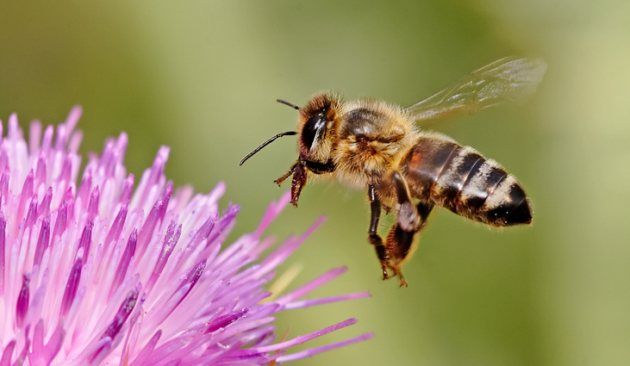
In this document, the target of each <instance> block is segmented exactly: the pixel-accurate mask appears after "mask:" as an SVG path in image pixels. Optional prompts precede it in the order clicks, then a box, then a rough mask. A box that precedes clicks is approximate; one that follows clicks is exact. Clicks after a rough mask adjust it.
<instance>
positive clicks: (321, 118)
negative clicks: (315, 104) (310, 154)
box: [302, 111, 326, 149]
mask: <svg viewBox="0 0 630 366" xmlns="http://www.w3.org/2000/svg"><path fill="white" fill-rule="evenodd" d="M325 129H326V116H325V113H324V112H323V111H322V112H320V113H318V114H316V115H314V116H312V117H310V118H309V119H308V121H306V123H305V124H304V127H303V128H302V143H304V145H305V146H307V147H308V148H309V149H310V148H312V147H313V144H314V142H315V140H317V139H318V138H321V137H322V136H323V135H324V132H325Z"/></svg>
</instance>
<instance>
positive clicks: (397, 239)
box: [385, 172, 433, 287]
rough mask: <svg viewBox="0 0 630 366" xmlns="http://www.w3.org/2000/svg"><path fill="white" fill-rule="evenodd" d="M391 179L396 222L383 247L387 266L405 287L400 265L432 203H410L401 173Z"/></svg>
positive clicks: (407, 253)
mask: <svg viewBox="0 0 630 366" xmlns="http://www.w3.org/2000/svg"><path fill="white" fill-rule="evenodd" d="M392 181H393V183H394V185H395V187H396V195H397V197H398V205H399V209H398V214H397V222H396V223H395V224H394V226H392V228H391V229H390V231H389V234H388V235H387V240H386V243H385V248H386V251H387V253H388V256H389V261H388V267H389V268H390V269H391V270H392V271H393V272H394V274H395V275H396V276H398V278H399V279H400V286H401V287H407V285H408V284H407V281H406V280H405V277H404V276H403V273H402V270H401V266H402V263H403V261H404V260H405V259H406V258H407V256H408V255H409V252H410V249H411V246H412V244H413V240H414V236H415V235H416V233H417V232H419V231H420V230H421V229H422V228H423V227H424V225H425V223H426V219H427V217H428V216H429V213H430V212H431V210H432V208H433V204H427V203H419V204H418V205H417V206H414V205H413V204H412V203H411V198H410V195H409V190H408V188H407V184H406V182H405V180H404V178H403V177H402V175H401V174H400V173H398V172H395V173H394V174H393V175H392Z"/></svg>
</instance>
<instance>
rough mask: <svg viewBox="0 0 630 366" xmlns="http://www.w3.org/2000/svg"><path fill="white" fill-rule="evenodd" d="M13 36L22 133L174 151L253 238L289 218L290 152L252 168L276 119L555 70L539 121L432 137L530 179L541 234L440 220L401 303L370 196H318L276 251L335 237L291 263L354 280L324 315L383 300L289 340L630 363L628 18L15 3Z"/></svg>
mask: <svg viewBox="0 0 630 366" xmlns="http://www.w3.org/2000/svg"><path fill="white" fill-rule="evenodd" d="M0 19H1V21H0V116H1V118H2V119H3V120H5V121H6V117H7V116H8V114H9V113H11V112H13V111H17V112H18V113H19V116H20V118H21V120H22V122H23V123H24V122H26V121H27V120H30V119H32V118H41V119H42V120H44V121H46V122H58V121H60V120H62V119H63V118H64V117H65V115H66V114H67V112H68V110H69V109H70V107H71V106H72V105H74V104H81V105H83V107H84V110H85V113H84V117H83V119H82V122H81V128H82V129H83V130H84V132H85V139H84V141H85V142H84V145H83V151H85V152H87V151H93V150H100V148H101V146H102V143H103V140H104V139H105V138H106V137H107V136H110V135H114V134H118V133H119V132H120V131H122V130H125V131H127V132H128V133H129V135H130V147H129V152H128V158H127V161H128V165H129V167H130V169H131V170H132V171H134V172H140V171H141V169H143V168H144V167H146V166H147V165H148V164H150V162H151V161H152V157H153V155H154V153H155V152H156V150H157V148H158V147H159V146H160V145H162V144H165V145H170V146H171V147H172V154H171V160H170V163H169V167H168V174H169V175H170V177H172V178H173V179H174V180H175V182H176V183H177V184H186V183H190V184H192V185H194V187H195V188H196V189H197V190H200V191H208V190H210V189H211V187H213V186H214V185H215V184H216V183H217V182H218V181H220V180H223V181H225V182H227V184H228V194H227V199H226V200H225V202H226V203H227V200H228V199H229V200H231V201H234V202H237V203H239V204H240V205H241V206H242V213H241V215H240V221H239V224H238V225H237V227H236V232H239V233H241V232H245V231H246V230H250V229H251V228H253V226H254V225H255V224H256V222H257V220H258V219H259V217H260V215H261V213H262V212H263V209H264V207H265V206H266V205H267V203H268V202H269V201H270V200H273V199H276V198H278V197H279V195H280V194H281V192H282V190H279V189H278V188H277V187H276V186H275V185H274V184H273V183H272V180H273V179H274V178H276V177H277V176H278V175H280V174H281V173H283V172H284V171H285V169H286V168H288V166H289V165H290V164H291V162H292V161H293V160H294V159H295V141H294V140H291V139H287V140H284V141H281V142H278V143H276V144H274V145H272V146H270V147H269V148H268V149H266V151H264V152H262V153H261V154H260V155H259V156H257V157H256V158H255V159H253V160H252V161H250V162H249V163H248V164H247V165H246V166H244V167H241V168H239V167H237V162H238V160H239V159H240V158H241V157H242V156H243V155H244V153H246V152H248V151H249V150H250V149H251V148H252V147H254V146H255V145H257V144H258V143H259V142H260V141H262V140H263V139H265V138H267V137H268V136H270V135H271V134H273V133H275V132H278V131H283V130H287V129H290V128H293V127H294V126H295V121H296V114H295V112H294V111H291V110H290V109H288V108H286V107H283V106H280V105H278V104H276V103H275V102H274V99H275V98H280V97H282V98H286V99H288V100H290V101H293V102H295V103H298V104H302V103H304V102H305V101H306V100H307V99H308V98H309V97H310V96H311V95H312V94H313V93H314V92H316V91H319V90H322V89H334V90H336V91H339V92H342V93H343V94H344V95H345V96H346V97H348V98H355V97H366V96H372V97H378V98H382V99H385V100H387V101H391V102H397V103H400V104H403V105H408V104H411V103H413V102H415V101H417V100H419V99H420V98H422V97H424V96H427V95H429V94H431V93H432V92H434V91H437V90H438V89H440V88H441V87H443V86H445V85H447V84H449V83H451V82H453V81H455V80H457V79H458V78H459V77H461V76H463V75H464V74H466V73H467V72H469V71H471V70H473V69H475V68H477V67H479V66H481V65H484V64H486V63H488V62H490V61H492V60H495V59H498V58H500V57H503V56H507V55H532V56H538V57H542V58H544V59H545V60H546V61H547V62H548V64H549V69H548V73H547V76H546V79H545V81H544V83H543V85H542V86H541V88H540V90H539V92H538V93H537V94H536V96H535V97H534V98H532V99H531V100H529V101H528V102H527V103H525V104H524V105H517V106H502V107H499V108H495V109H493V110H488V111H485V112H483V113H480V114H478V115H475V116H471V117H465V118H461V119H458V120H455V121H448V122H444V123H441V124H436V125H434V126H432V127H434V128H435V129H437V130H439V131H441V132H444V133H447V134H449V135H451V136H453V137H454V138H455V139H457V140H459V141H460V142H462V143H464V144H468V145H472V146H474V147H476V148H477V149H478V150H480V151H482V152H483V153H485V154H486V155H487V156H490V157H493V158H495V159H497V160H498V161H499V162H501V163H502V164H503V165H504V166H505V167H507V168H508V169H509V170H510V171H511V172H512V173H513V174H515V175H516V176H517V177H519V179H520V181H521V182H522V183H523V185H524V186H525V187H526V188H527V191H528V193H529V195H530V196H531V199H532V202H533V205H534V208H535V224H534V225H533V227H529V228H514V229H509V230H502V231H497V230H488V229H486V228H485V227H483V226H481V225H479V224H473V223H471V222H468V221H466V220H464V219H461V218H459V217H456V216H455V215H453V214H451V213H448V212H445V211H444V210H439V211H438V212H436V213H435V214H434V215H433V216H432V218H431V225H430V226H429V227H428V228H427V230H426V231H425V233H424V235H423V237H422V243H421V245H420V248H419V250H418V252H417V253H416V255H415V257H414V258H413V260H412V261H411V262H410V263H409V264H408V266H407V267H406V275H407V277H408V280H409V282H410V287H409V288H408V289H405V290H401V289H399V288H398V286H397V283H396V282H395V281H389V282H382V281H381V280H380V279H379V270H378V265H377V262H376V259H375V257H374V254H373V250H372V248H371V247H370V246H369V245H368V244H367V243H366V241H365V239H366V230H367V223H368V209H367V203H366V200H365V192H362V191H351V190H348V189H346V188H344V187H341V186H339V185H338V184H336V183H333V182H323V183H320V184H312V185H309V186H308V187H307V188H306V189H305V192H304V193H303V198H302V200H301V202H300V208H299V209H293V208H291V209H288V210H287V211H286V212H285V213H284V215H283V216H282V217H281V219H280V220H279V221H278V222H277V223H276V224H275V225H274V226H273V228H272V230H271V231H272V233H273V234H275V235H277V236H279V237H283V236H285V235H287V234H288V233H291V232H293V233H295V232H299V231H301V230H303V229H304V228H306V227H307V225H309V224H310V223H311V222H312V221H313V220H314V219H315V218H316V217H317V216H319V215H326V216H327V217H328V219H329V220H328V222H327V223H326V224H325V225H324V227H323V228H322V229H321V230H319V231H317V233H316V234H315V235H313V237H312V238H310V239H309V240H308V242H307V244H306V245H305V246H304V247H303V248H302V249H301V250H300V251H299V252H298V253H297V255H296V256H295V257H294V258H293V259H292V263H300V264H301V265H303V267H304V270H303V272H302V274H301V275H300V277H299V279H298V281H299V282H304V281H306V280H308V279H309V278H311V277H312V276H315V275H316V274H318V273H320V272H323V271H324V270H326V269H328V268H330V267H333V266H338V265H341V264H346V265H348V266H349V268H350V271H349V273H348V274H347V275H346V276H344V277H343V278H342V279H341V280H338V281H336V282H334V283H333V284H331V285H329V286H328V287H327V288H326V289H324V290H322V291H320V292H319V294H332V293H342V292H351V291H359V290H363V289H367V290H369V291H371V292H372V294H373V298H372V299H371V300H361V301H356V302H352V303H348V304H335V305H328V306H325V307H320V308H316V309H308V310H302V311H295V312H292V313H288V314H286V315H284V316H282V318H281V323H280V324H281V325H280V329H279V333H280V334H285V333H287V334H289V335H295V334H298V333H303V332H305V331H310V330H313V329H315V328H318V327H321V326H323V325H325V324H329V323H332V322H333V321H338V320H341V319H344V318H345V317H348V316H352V315H354V316H357V317H358V318H359V319H360V323H359V325H357V326H355V327H353V328H351V329H348V330H344V332H343V333H340V334H339V335H335V336H333V337H329V338H327V339H326V340H327V341H330V340H332V339H341V338H344V337H349V336H352V335H354V334H358V332H359V331H364V330H372V331H374V332H375V333H376V337H375V338H374V339H373V340H372V341H370V342H367V343H364V344H360V345H355V346H352V347H348V348H345V349H341V350H337V351H334V352H330V353H327V354H324V355H321V356H319V357H316V358H314V359H309V360H305V361H301V362H298V363H297V364H299V365H390V364H396V365H628V364H630V316H629V313H630V267H629V266H630V240H629V238H630V235H629V234H630V229H629V227H630V222H629V221H628V204H629V203H630V189H629V187H630V185H629V184H628V180H629V179H630V164H629V161H630V90H629V87H630V67H629V65H630V3H629V2H627V1H613V0H607V1H599V2H591V1H572V0H560V1H553V0H552V1H546V0H534V1H528V2H524V1H516V0H512V1H501V0H494V1H491V0H488V1H484V0H477V1H474V0H470V1H455V0H448V1H437V0H431V1H429V0H426V1H387V2H385V1H384V2H365V1H288V0H287V1H221V2H219V1H189V2H170V4H167V3H166V2H149V1H133V2H131V1H110V2H93V3H91V4H90V5H89V6H88V5H85V4H84V3H81V2H78V1H73V2H65V3H61V2H54V3H53V2H43V1H42V2H21V3H19V4H18V2H8V1H2V4H1V5H0ZM382 230H386V228H385V227H384V226H383V227H382ZM335 337H337V338H335Z"/></svg>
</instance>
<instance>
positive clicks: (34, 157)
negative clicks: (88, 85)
mask: <svg viewBox="0 0 630 366" xmlns="http://www.w3.org/2000/svg"><path fill="white" fill-rule="evenodd" d="M80 115H81V109H80V108H74V109H73V110H72V111H71V113H70V115H69V116H68V118H67V120H66V121H65V123H62V124H60V125H59V126H58V127H57V128H56V129H54V128H53V127H52V126H48V127H46V128H45V129H42V126H41V125H40V123H39V122H34V123H32V124H31V126H30V133H29V141H28V142H26V141H25V139H24V136H23V133H22V131H21V130H20V128H19V126H18V121H17V117H16V116H15V115H12V116H10V117H9V124H8V134H7V136H6V137H2V136H3V134H2V127H1V125H2V124H0V139H1V142H0V366H5V365H97V364H100V365H252V364H253V365H256V364H267V363H270V362H272V361H275V362H279V363H281V362H286V361H291V360H296V359H300V358H304V357H309V356H312V355H314V354H317V353H319V352H322V351H326V350H329V349H332V348H336V347H340V346H344V345H347V344H350V343H354V342H358V341H362V340H366V339H369V338H370V337H371V334H369V333H368V334H363V335H360V336H358V337H355V338H352V339H349V340H346V341H342V342H338V343H333V344H329V345H326V346H321V347H317V348H310V349H307V350H305V351H300V352H293V353H292V352H291V351H290V349H291V348H292V347H293V346H296V345H299V344H302V343H305V342H308V341H310V340H312V339H314V338H318V337H320V336H322V335H325V334H327V333H330V332H333V331H335V330H337V329H340V328H343V327H346V326H348V325H351V324H353V323H355V322H356V320H355V319H352V318H351V319H348V320H345V321H342V322H339V323H337V324H334V325H332V326H329V327H326V328H323V329H320V330H317V331H314V332H312V333H309V334H306V335H302V336H297V337H294V338H289V339H286V340H278V339H277V338H276V334H275V326H274V321H275V318H274V315H275V314H276V313H278V312H280V311H284V310H288V309H296V308H305V307H308V306H312V305H320V304H325V303H330V302H336V301H344V300H349V299H357V298H363V297H367V296H368V294H367V293H365V292H361V293H355V294H346V295H341V296H333V297H326V298H319V299H304V297H305V296H306V295H308V294H309V293H310V292H311V291H312V290H313V289H315V288H318V287H320V286H321V285H323V284H324V283H326V282H328V281H330V280H332V279H334V278H335V277H337V276H339V275H341V274H342V273H343V272H344V271H345V268H337V269H333V270H331V271H329V272H327V273H325V274H323V275H322V276H321V277H319V278H316V279H314V280H313V281H311V282H309V283H307V284H306V285H303V286H302V287H299V288H297V289H296V290H293V291H292V292H290V293H287V294H284V295H282V294H277V293H270V292H269V291H267V290H265V286H268V285H270V284H271V282H272V281H273V279H274V271H275V270H276V269H277V267H278V265H280V264H282V263H283V262H284V261H285V260H286V259H287V257H289V256H290V255H291V254H292V253H293V252H294V251H295V250H296V249H297V248H298V247H299V246H300V245H301V243H302V242H303V241H304V239H305V238H306V237H307V236H308V235H309V234H310V233H311V232H312V231H313V230H314V229H315V228H316V227H317V225H319V223H320V222H321V220H320V221H318V222H317V223H316V224H315V225H314V226H313V227H311V228H310V229H309V230H308V231H307V232H306V233H304V234H303V235H300V236H296V237H290V238H289V239H287V241H286V242H284V244H282V245H280V246H279V247H278V248H276V249H274V250H272V251H271V253H270V254H268V255H264V253H265V252H266V249H268V248H269V247H270V246H271V240H270V239H265V238H263V237H262V235H263V232H264V230H265V229H266V228H267V226H268V225H269V224H270V223H271V222H272V221H273V220H274V219H275V218H276V217H277V216H278V215H279V213H280V211H282V209H283V208H284V207H285V205H286V204H287V202H288V200H289V197H288V196H287V195H284V196H283V197H282V198H281V199H280V201H279V202H276V203H272V204H271V205H270V207H269V209H268V210H267V213H266V214H265V215H264V217H263V219H262V222H261V224H260V226H259V227H258V228H257V229H256V230H255V231H254V232H253V233H250V234H246V235H243V236H242V237H240V238H239V239H238V240H236V242H234V243H233V244H231V245H225V246H224V245H222V243H223V241H224V240H225V238H226V236H227V235H228V233H229V231H230V229H231V227H232V226H233V224H234V220H235V217H236V214H237V212H238V207H237V206H233V205H230V206H228V208H227V209H225V210H224V211H223V212H220V211H219V208H218V205H217V201H218V199H219V198H220V197H221V195H222V194H223V191H224V189H225V187H224V186H223V185H222V184H219V185H218V186H217V187H216V188H215V189H214V190H213V191H212V192H210V193H209V194H195V193H194V192H193V191H192V189H190V188H187V187H185V188H181V189H177V190H175V189H174V188H173V184H172V183H171V182H170V181H168V180H167V179H166V177H165V176H164V166H165V164H166V161H167V159H168V149H167V148H165V147H163V148H161V149H160V150H159V152H158V154H157V156H156V158H155V161H154V162H153V166H152V167H151V168H149V169H147V170H146V171H145V172H144V173H143V175H142V177H141V178H140V180H139V182H138V184H137V186H136V187H135V188H134V184H135V179H134V176H133V175H131V174H128V173H127V171H126V169H125V166H124V164H123V158H124V155H125V148H126V146H127V136H126V135H125V134H122V135H120V137H118V138H117V139H111V140H108V141H107V142H106V144H105V148H104V150H103V152H102V154H101V155H100V156H96V155H91V156H90V157H89V159H88V161H87V166H86V167H85V169H84V171H83V174H82V176H81V179H80V181H79V180H77V177H78V176H79V170H80V169H79V167H80V163H81V157H80V156H79V155H78V153H77V151H78V148H79V144H80V141H81V133H80V132H78V131H75V130H74V128H75V126H76V124H77V122H78V119H79V117H80Z"/></svg>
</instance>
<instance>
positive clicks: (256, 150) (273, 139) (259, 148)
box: [238, 107, 299, 166]
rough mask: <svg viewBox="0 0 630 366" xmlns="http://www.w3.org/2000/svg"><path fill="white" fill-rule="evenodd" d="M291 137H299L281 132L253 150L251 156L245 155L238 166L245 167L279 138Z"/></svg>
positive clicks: (293, 132) (291, 133)
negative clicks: (258, 153)
mask: <svg viewBox="0 0 630 366" xmlns="http://www.w3.org/2000/svg"><path fill="white" fill-rule="evenodd" d="M298 108H299V107H298ZM291 135H297V132H295V131H286V132H280V133H279V134H277V135H275V136H273V137H272V138H270V139H269V140H267V141H265V142H263V143H262V144H260V145H259V146H258V147H257V148H255V149H254V150H252V152H250V153H249V154H247V155H245V157H244V158H243V159H241V161H240V162H239V163H238V165H239V166H241V165H243V163H245V162H246V161H247V159H249V158H251V157H252V156H254V155H255V154H256V153H257V152H259V151H260V150H262V149H263V148H264V147H265V146H267V145H269V144H270V143H272V142H274V141H276V140H277V139H278V138H280V137H282V136H291Z"/></svg>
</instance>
